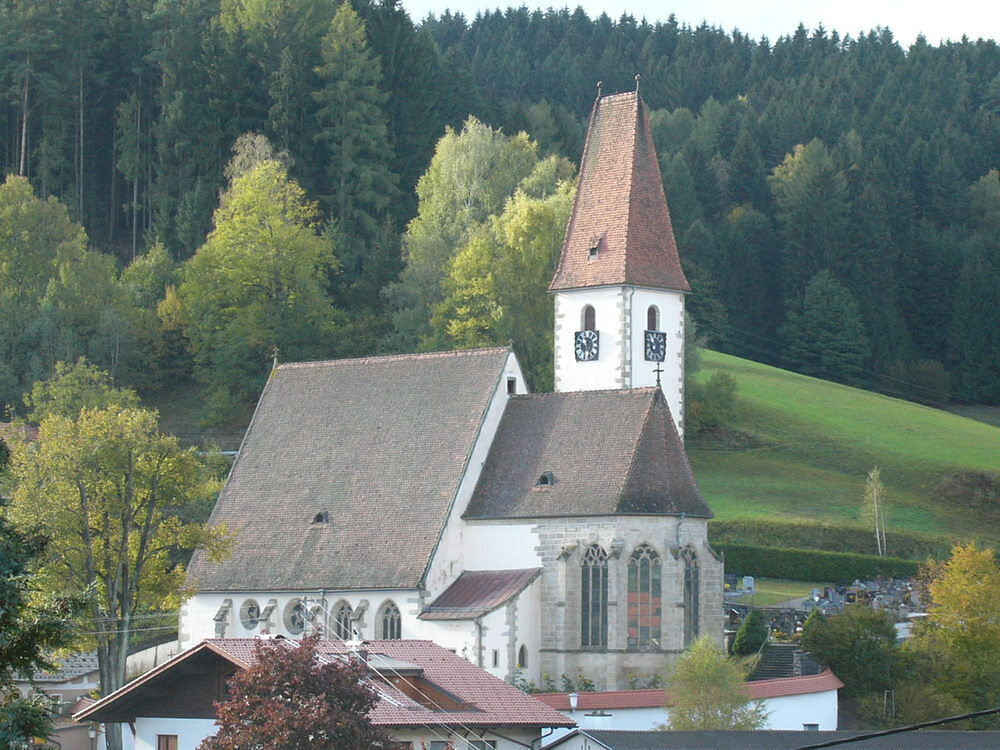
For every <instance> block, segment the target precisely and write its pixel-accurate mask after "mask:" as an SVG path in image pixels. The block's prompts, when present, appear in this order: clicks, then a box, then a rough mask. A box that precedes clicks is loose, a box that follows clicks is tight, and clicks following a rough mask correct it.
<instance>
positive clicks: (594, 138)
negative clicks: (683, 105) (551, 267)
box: [549, 92, 691, 292]
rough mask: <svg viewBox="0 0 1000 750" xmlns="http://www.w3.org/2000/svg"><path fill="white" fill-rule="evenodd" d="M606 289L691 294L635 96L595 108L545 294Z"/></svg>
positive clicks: (604, 102)
mask: <svg viewBox="0 0 1000 750" xmlns="http://www.w3.org/2000/svg"><path fill="white" fill-rule="evenodd" d="M595 247H596V248H597V253H596V256H593V257H592V253H591V250H592V248H595ZM608 285H612V286H621V285H634V286H646V287H653V288H656V289H671V290H676V291H681V292H687V291H690V289H691V288H690V286H689V285H688V282H687V279H686V278H685V277H684V272H683V271H682V270H681V263H680V257H679V256H678V254H677V243H676V241H675V240H674V231H673V226H672V225H671V222H670V211H669V209H668V208H667V199H666V196H665V194H664V192H663V179H662V177H661V175H660V167H659V164H658V162H657V159H656V151H655V149H654V147H653V136H652V132H651V131H650V126H649V115H648V113H647V111H646V105H645V104H644V103H643V101H642V99H641V97H640V96H639V94H638V92H630V93H627V94H616V95H614V96H606V97H604V98H601V99H598V100H597V101H596V102H595V103H594V109H593V112H592V113H591V116H590V125H589V128H588V130H587V140H586V143H585V144H584V148H583V159H582V160H581V163H580V176H579V179H578V182H577V192H576V200H575V201H574V203H573V213H572V215H571V216H570V221H569V225H568V227H567V229H566V238H565V241H564V243H563V249H562V255H561V256H560V259H559V266H558V268H557V269H556V273H555V277H554V278H553V279H552V283H551V284H550V285H549V291H559V290H562V289H575V288H580V287H595V286H608Z"/></svg>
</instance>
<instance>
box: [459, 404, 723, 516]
mask: <svg viewBox="0 0 1000 750" xmlns="http://www.w3.org/2000/svg"><path fill="white" fill-rule="evenodd" d="M543 476H545V477H546V481H545V482H542V483H540V480H541V479H542V477H543ZM681 513H683V514H685V515H691V516H699V517H706V518H707V517H711V515H712V512H711V510H709V507H708V505H707V504H706V502H705V499H704V498H703V497H702V494H701V491H700V490H699V489H698V485H697V483H696V482H695V478H694V472H693V471H692V470H691V465H690V464H689V463H688V458H687V454H686V453H685V451H684V446H683V445H682V443H681V440H680V437H679V436H678V434H677V429H676V427H675V426H674V421H673V419H672V418H671V416H670V409H669V407H668V406H667V402H666V399H665V398H664V397H663V393H662V392H661V391H660V389H659V388H633V389H623V390H613V391H587V392H582V393H542V394H534V395H529V396H515V397H513V398H511V399H510V401H509V403H508V404H507V410H506V411H505V413H504V416H503V419H502V421H501V423H500V427H499V429H498V431H497V436H496V439H495V440H494V441H493V445H492V447H491V449H490V453H489V457H488V458H487V460H486V463H485V465H484V466H483V470H482V474H481V475H480V478H479V483H478V485H477V486H476V489H475V492H474V493H473V497H472V500H471V501H470V503H469V507H468V509H467V510H466V513H465V517H466V518H538V517H563V516H586V515H613V514H670V515H679V514H681Z"/></svg>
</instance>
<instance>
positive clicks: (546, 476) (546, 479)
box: [535, 471, 556, 487]
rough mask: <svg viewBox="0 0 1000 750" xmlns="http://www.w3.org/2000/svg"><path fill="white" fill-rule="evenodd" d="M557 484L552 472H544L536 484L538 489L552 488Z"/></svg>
mask: <svg viewBox="0 0 1000 750" xmlns="http://www.w3.org/2000/svg"><path fill="white" fill-rule="evenodd" d="M555 483H556V478H555V475H553V473H552V472H551V471H543V472H542V473H541V475H540V476H539V477H538V481H537V482H535V486H536V487H551V486H552V485H553V484H555Z"/></svg>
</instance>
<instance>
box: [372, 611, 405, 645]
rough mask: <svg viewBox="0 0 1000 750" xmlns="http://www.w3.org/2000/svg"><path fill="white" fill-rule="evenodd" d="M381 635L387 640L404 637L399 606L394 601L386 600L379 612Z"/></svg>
mask: <svg viewBox="0 0 1000 750" xmlns="http://www.w3.org/2000/svg"><path fill="white" fill-rule="evenodd" d="M378 630H379V637H380V638H382V639H383V640H387V641H397V640H399V639H400V638H402V624H401V620H400V616H399V607H397V606H396V605H395V604H393V603H392V602H386V603H385V604H383V605H382V609H380V610H379V614H378Z"/></svg>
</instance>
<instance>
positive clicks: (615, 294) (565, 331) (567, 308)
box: [554, 287, 629, 392]
mask: <svg viewBox="0 0 1000 750" xmlns="http://www.w3.org/2000/svg"><path fill="white" fill-rule="evenodd" d="M588 305H589V306H591V307H593V308H594V324H595V325H594V327H595V328H596V330H597V333H598V342H597V343H598V353H597V359H594V360H591V361H589V362H577V361H576V332H577V331H582V330H583V309H584V308H585V307H586V306H588ZM624 310H625V295H624V289H623V287H598V288H594V289H571V290H568V291H562V292H556V294H555V337H554V341H555V358H556V361H555V385H556V391H557V392H569V391H598V390H608V389H615V388H627V387H629V383H628V380H627V379H626V373H625V362H626V357H627V347H626V346H625V342H626V336H625V330H626V329H625V326H626V321H625V315H624Z"/></svg>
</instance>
